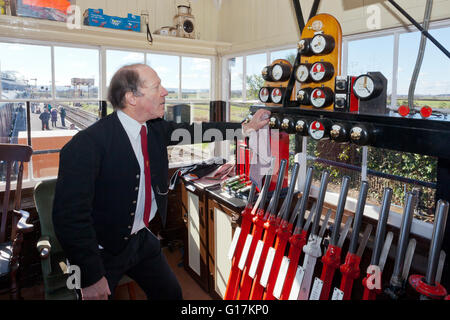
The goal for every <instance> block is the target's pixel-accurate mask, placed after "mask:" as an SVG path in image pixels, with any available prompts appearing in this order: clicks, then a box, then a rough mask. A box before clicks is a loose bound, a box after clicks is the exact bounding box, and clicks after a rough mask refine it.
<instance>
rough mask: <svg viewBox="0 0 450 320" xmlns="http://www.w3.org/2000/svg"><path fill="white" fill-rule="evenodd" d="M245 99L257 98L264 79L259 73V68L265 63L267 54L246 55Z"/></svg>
mask: <svg viewBox="0 0 450 320" xmlns="http://www.w3.org/2000/svg"><path fill="white" fill-rule="evenodd" d="M246 58H247V64H246V66H247V79H246V88H247V100H258V93H259V89H261V87H262V86H263V84H264V79H263V78H262V75H261V70H262V69H263V68H264V67H265V66H266V65H267V55H266V54H265V53H262V54H254V55H251V56H247V57H246Z"/></svg>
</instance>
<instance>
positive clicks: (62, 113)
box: [59, 106, 66, 128]
mask: <svg viewBox="0 0 450 320" xmlns="http://www.w3.org/2000/svg"><path fill="white" fill-rule="evenodd" d="M59 115H60V117H61V125H62V126H63V127H64V128H65V127H66V122H65V119H66V109H65V108H64V107H63V106H61V109H60V111H59Z"/></svg>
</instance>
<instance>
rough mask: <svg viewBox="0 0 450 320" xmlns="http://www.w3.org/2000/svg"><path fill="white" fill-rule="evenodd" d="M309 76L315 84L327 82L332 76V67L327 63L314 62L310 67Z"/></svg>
mask: <svg viewBox="0 0 450 320" xmlns="http://www.w3.org/2000/svg"><path fill="white" fill-rule="evenodd" d="M310 75H311V79H313V81H315V82H322V81H328V80H329V79H331V78H332V77H333V75H334V68H333V65H332V64H331V63H329V62H316V63H314V64H313V65H312V67H311V70H310Z"/></svg>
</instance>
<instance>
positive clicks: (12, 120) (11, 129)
mask: <svg viewBox="0 0 450 320" xmlns="http://www.w3.org/2000/svg"><path fill="white" fill-rule="evenodd" d="M0 143H6V144H28V136H27V116H26V108H25V105H24V104H23V103H0ZM17 172H18V167H17V163H15V164H14V165H13V173H12V178H11V180H12V181H15V180H16V178H17ZM23 178H24V179H25V180H26V179H28V164H26V163H25V165H24V172H23ZM5 181H6V162H3V161H0V184H1V183H4V182H5Z"/></svg>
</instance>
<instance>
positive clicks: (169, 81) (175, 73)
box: [147, 54, 180, 100]
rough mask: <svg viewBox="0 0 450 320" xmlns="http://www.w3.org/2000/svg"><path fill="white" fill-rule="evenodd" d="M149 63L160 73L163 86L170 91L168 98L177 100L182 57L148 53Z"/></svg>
mask: <svg viewBox="0 0 450 320" xmlns="http://www.w3.org/2000/svg"><path fill="white" fill-rule="evenodd" d="M147 64H148V65H149V66H150V67H152V68H153V69H154V70H155V71H156V72H157V73H158V76H159V78H160V79H161V83H162V85H163V87H164V88H166V90H167V91H168V92H169V94H168V96H167V99H175V100H177V99H178V98H179V97H178V91H179V89H178V88H179V86H180V84H179V82H180V57H179V56H169V55H162V54H147Z"/></svg>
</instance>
